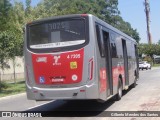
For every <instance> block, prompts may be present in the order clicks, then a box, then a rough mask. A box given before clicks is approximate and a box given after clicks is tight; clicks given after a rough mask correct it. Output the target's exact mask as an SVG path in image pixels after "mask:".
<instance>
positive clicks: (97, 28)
mask: <svg viewBox="0 0 160 120" xmlns="http://www.w3.org/2000/svg"><path fill="white" fill-rule="evenodd" d="M96 34H97V42H98V47H99V51H100V55H101V57H104V56H105V55H104V47H103V46H104V45H103V40H102V37H101V29H100V27H99V25H96Z"/></svg>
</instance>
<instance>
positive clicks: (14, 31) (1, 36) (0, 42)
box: [0, 0, 140, 69]
mask: <svg viewBox="0 0 160 120" xmlns="http://www.w3.org/2000/svg"><path fill="white" fill-rule="evenodd" d="M25 3H26V4H25V5H26V7H24V5H23V3H22V2H16V1H14V4H11V3H10V0H0V67H1V68H2V69H5V68H6V67H7V65H6V62H7V60H8V59H10V58H11V59H13V60H14V59H15V56H22V55H23V28H24V25H25V24H26V23H27V22H30V21H33V20H37V19H41V18H46V17H52V16H58V15H66V14H84V13H87V14H93V15H95V16H97V17H99V18H100V19H102V20H104V21H106V22H107V23H109V24H111V25H113V26H114V27H116V28H118V29H120V30H121V31H123V32H125V33H126V34H128V35H129V36H131V37H133V38H134V39H136V40H137V42H139V40H140V37H139V34H138V32H137V30H136V29H135V30H134V29H133V28H132V27H131V25H130V24H129V23H128V22H125V21H124V20H123V19H122V17H120V12H119V10H118V7H117V6H118V0H42V1H41V2H40V3H39V4H38V5H37V6H36V7H32V6H31V0H25Z"/></svg>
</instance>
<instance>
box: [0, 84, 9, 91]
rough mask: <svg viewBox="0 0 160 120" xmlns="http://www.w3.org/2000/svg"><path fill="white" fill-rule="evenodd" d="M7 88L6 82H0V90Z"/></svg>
mask: <svg viewBox="0 0 160 120" xmlns="http://www.w3.org/2000/svg"><path fill="white" fill-rule="evenodd" d="M7 88H8V84H7V83H6V82H0V92H1V90H4V89H7Z"/></svg>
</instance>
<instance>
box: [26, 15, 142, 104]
mask: <svg viewBox="0 0 160 120" xmlns="http://www.w3.org/2000/svg"><path fill="white" fill-rule="evenodd" d="M25 31H26V32H25V33H26V34H25V42H24V56H25V79H26V88H27V89H26V91H27V97H28V99H31V100H53V99H63V100H87V99H88V100H99V101H106V100H107V99H109V98H111V97H112V96H117V99H121V97H122V91H123V90H124V89H128V88H129V86H131V85H133V86H135V84H136V81H137V80H138V78H139V71H138V53H137V43H136V41H135V40H134V39H133V38H131V37H129V36H128V35H126V34H124V33H123V32H121V31H119V30H118V29H116V28H114V27H112V26H111V25H109V24H107V23H106V22H104V21H102V20H100V19H99V18H97V17H95V16H93V15H91V14H75V15H65V16H57V17H52V18H47V19H42V20H37V21H33V22H30V23H28V24H27V25H26V28H25Z"/></svg>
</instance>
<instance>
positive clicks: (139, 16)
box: [12, 0, 160, 43]
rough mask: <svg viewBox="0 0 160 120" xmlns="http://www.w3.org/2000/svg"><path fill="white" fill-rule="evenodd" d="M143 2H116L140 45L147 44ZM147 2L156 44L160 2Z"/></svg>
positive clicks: (159, 34)
mask: <svg viewBox="0 0 160 120" xmlns="http://www.w3.org/2000/svg"><path fill="white" fill-rule="evenodd" d="M12 1H13V0H12ZM17 1H22V2H23V3H24V4H25V0H17ZM40 1H41V0H32V2H31V5H32V6H36V5H37V3H39V2H40ZM144 1H145V0H118V2H119V4H118V9H119V11H120V13H121V14H120V16H122V18H123V19H124V21H126V22H129V23H130V24H131V26H132V28H134V29H137V31H138V33H139V35H140V38H141V40H140V43H148V38H147V25H146V16H145V12H144V9H145V8H144V4H143V3H144ZM149 2H150V21H151V22H150V29H151V35H152V43H157V42H158V40H160V14H159V11H160V0H149Z"/></svg>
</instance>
